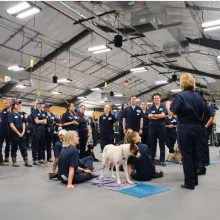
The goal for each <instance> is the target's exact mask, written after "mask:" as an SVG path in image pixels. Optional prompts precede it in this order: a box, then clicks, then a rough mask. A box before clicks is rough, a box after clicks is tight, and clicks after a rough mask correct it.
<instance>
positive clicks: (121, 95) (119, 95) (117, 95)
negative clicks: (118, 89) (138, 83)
mask: <svg viewBox="0 0 220 220" xmlns="http://www.w3.org/2000/svg"><path fill="white" fill-rule="evenodd" d="M114 96H115V97H123V96H124V95H123V94H121V93H119V94H115V95H114Z"/></svg>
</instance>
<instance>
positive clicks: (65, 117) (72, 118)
mask: <svg viewBox="0 0 220 220" xmlns="http://www.w3.org/2000/svg"><path fill="white" fill-rule="evenodd" d="M72 121H77V122H79V117H78V115H77V114H76V113H73V114H72V115H71V114H70V113H69V112H65V113H64V114H63V116H62V123H63V124H65V123H68V122H72ZM77 126H78V125H68V126H63V128H64V129H65V130H67V131H76V130H77Z"/></svg>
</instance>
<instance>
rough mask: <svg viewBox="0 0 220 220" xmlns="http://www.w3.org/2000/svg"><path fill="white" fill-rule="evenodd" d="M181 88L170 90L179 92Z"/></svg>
mask: <svg viewBox="0 0 220 220" xmlns="http://www.w3.org/2000/svg"><path fill="white" fill-rule="evenodd" d="M181 91H182V90H181V89H171V92H181Z"/></svg>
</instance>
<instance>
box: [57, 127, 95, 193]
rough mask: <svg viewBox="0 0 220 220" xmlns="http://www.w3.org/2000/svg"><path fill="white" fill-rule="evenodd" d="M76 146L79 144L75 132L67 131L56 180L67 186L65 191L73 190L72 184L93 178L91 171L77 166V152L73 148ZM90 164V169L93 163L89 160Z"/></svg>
mask: <svg viewBox="0 0 220 220" xmlns="http://www.w3.org/2000/svg"><path fill="white" fill-rule="evenodd" d="M77 144H79V137H78V134H77V132H76V131H68V132H67V133H66V134H65V136H64V140H63V149H62V151H61V152H60V156H59V161H58V178H59V180H60V181H61V182H62V183H64V184H67V189H74V186H73V184H77V183H83V182H85V181H87V180H90V179H92V178H93V177H94V176H93V174H92V171H91V170H89V169H83V168H80V167H79V166H78V165H79V150H78V149H77V148H76V147H75V146H76V145H77ZM87 162H88V161H87ZM90 163H91V164H90V165H91V167H92V163H93V161H92V160H91V161H90ZM87 167H89V166H88V164H87Z"/></svg>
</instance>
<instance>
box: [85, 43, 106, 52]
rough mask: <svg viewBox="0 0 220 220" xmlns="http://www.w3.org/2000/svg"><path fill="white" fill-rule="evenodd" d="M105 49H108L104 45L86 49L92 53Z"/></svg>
mask: <svg viewBox="0 0 220 220" xmlns="http://www.w3.org/2000/svg"><path fill="white" fill-rule="evenodd" d="M107 48H108V47H107V46H106V45H100V46H95V47H90V48H88V51H90V52H93V51H97V50H104V49H107Z"/></svg>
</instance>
